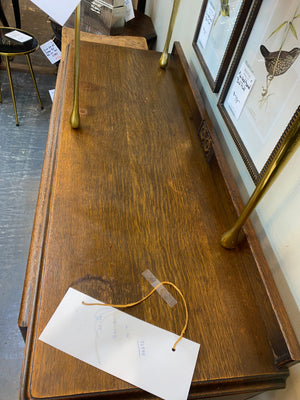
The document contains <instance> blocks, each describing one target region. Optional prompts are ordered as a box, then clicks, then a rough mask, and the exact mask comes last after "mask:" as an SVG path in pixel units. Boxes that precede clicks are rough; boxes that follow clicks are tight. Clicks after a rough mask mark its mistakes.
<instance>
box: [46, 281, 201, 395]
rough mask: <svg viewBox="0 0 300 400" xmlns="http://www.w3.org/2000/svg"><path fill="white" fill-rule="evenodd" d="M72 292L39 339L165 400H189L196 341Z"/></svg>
mask: <svg viewBox="0 0 300 400" xmlns="http://www.w3.org/2000/svg"><path fill="white" fill-rule="evenodd" d="M82 301H85V302H88V303H94V302H98V301H97V300H96V299H94V298H92V297H90V296H87V295H85V294H83V293H81V292H79V291H77V290H75V289H72V288H70V289H69V290H68V291H67V293H66V295H65V296H64V298H63V300H62V301H61V303H60V304H59V306H58V308H57V310H56V311H55V313H54V314H53V316H52V317H51V319H50V321H49V322H48V324H47V326H46V328H45V329H44V331H43V332H42V334H41V336H40V337H39V339H40V340H41V341H43V342H45V343H47V344H49V345H51V346H53V347H55V348H56V349H59V350H61V351H63V352H64V353H67V354H69V355H71V356H73V357H75V358H77V359H79V360H82V361H84V362H86V363H88V364H90V365H92V366H94V367H96V368H98V369H101V370H103V371H105V372H107V373H109V374H111V375H114V376H116V377H117V378H120V379H122V380H124V381H126V382H128V383H130V384H132V385H135V386H137V387H139V388H141V389H143V390H145V391H147V392H149V393H152V394H154V395H155V396H158V397H161V398H162V399H167V400H184V399H187V397H188V393H189V389H190V385H191V382H192V377H193V374H194V369H195V365H196V361H197V357H198V352H199V347H200V345H199V344H198V343H195V342H192V341H191V340H187V339H184V338H183V339H182V340H181V341H180V342H179V343H178V344H177V347H176V351H172V346H173V345H174V342H175V341H176V340H177V339H178V336H177V335H176V334H174V333H171V332H168V331H166V330H164V329H161V328H158V327H156V326H154V325H151V324H149V323H147V322H144V321H142V320H140V319H137V318H134V317H132V316H130V315H128V314H126V313H124V312H122V311H119V310H117V309H115V308H113V307H107V306H105V307H101V306H87V305H84V304H82Z"/></svg>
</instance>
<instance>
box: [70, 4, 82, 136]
mask: <svg viewBox="0 0 300 400" xmlns="http://www.w3.org/2000/svg"><path fill="white" fill-rule="evenodd" d="M79 48H80V2H79V4H78V6H77V8H76V15H75V53H74V98H73V110H72V114H71V118H70V123H71V127H72V128H74V129H77V128H79V125H80V116H79Z"/></svg>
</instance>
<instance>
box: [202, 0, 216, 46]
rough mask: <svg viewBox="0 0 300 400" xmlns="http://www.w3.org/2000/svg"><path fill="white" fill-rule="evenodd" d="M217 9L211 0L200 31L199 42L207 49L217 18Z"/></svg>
mask: <svg viewBox="0 0 300 400" xmlns="http://www.w3.org/2000/svg"><path fill="white" fill-rule="evenodd" d="M215 15H216V12H215V9H214V7H213V6H212V4H211V2H210V1H209V2H208V3H207V6H206V10H205V14H204V17H203V20H202V25H201V29H200V33H199V38H198V43H200V44H201V46H202V47H203V48H204V49H205V47H206V45H207V41H208V37H209V34H210V31H211V28H212V26H213V23H214V19H215Z"/></svg>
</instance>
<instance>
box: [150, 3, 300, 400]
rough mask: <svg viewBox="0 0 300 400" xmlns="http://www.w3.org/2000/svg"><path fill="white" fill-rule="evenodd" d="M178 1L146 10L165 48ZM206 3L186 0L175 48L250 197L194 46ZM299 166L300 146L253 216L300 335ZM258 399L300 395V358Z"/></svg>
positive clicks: (245, 195) (247, 179)
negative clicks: (282, 384) (281, 382)
mask: <svg viewBox="0 0 300 400" xmlns="http://www.w3.org/2000/svg"><path fill="white" fill-rule="evenodd" d="M266 1H269V0H266ZM172 4H173V1H172V0H147V7H146V13H147V14H148V15H150V16H151V18H152V21H153V23H154V26H155V29H156V32H157V34H158V40H157V50H158V51H161V50H162V48H163V45H164V40H165V37H166V33H167V28H168V22H169V18H170V15H171V9H172ZM201 4H202V1H201V0H200V1H199V0H184V1H183V0H182V1H181V4H180V8H179V12H178V17H177V21H176V25H175V28H174V32H173V36H172V42H171V46H170V49H171V48H172V43H173V41H174V40H176V41H180V43H181V45H182V47H183V50H184V53H185V55H186V58H187V60H188V63H189V65H190V67H191V70H192V72H193V74H194V76H195V79H196V80H199V81H200V82H201V86H202V87H203V88H204V92H205V93H206V94H208V98H207V101H208V104H207V105H208V107H209V108H211V110H212V112H213V114H214V115H215V117H216V129H217V131H218V132H219V137H220V141H221V142H222V145H223V149H224V152H225V154H226V157H227V160H228V162H229V165H230V166H231V168H232V172H233V174H234V177H235V180H236V182H237V184H238V186H239V189H240V192H241V194H242V196H243V199H244V201H245V202H246V201H247V200H248V198H249V196H250V194H251V193H252V191H253V189H254V184H253V182H252V179H251V177H250V176H249V173H248V171H247V169H246V168H245V166H244V163H243V161H242V159H241V157H240V155H239V152H238V151H237V149H236V146H235V144H234V142H233V140H232V138H231V135H230V133H229V132H228V130H227V128H226V126H225V123H224V121H223V120H222V118H221V116H220V114H219V112H218V108H217V102H218V94H214V93H212V92H211V90H210V87H209V85H208V83H207V81H206V78H205V75H204V74H203V72H202V70H201V68H200V65H199V62H198V59H197V57H196V55H195V52H194V50H193V48H192V41H193V37H194V33H195V30H196V25H197V21H198V17H199V14H200V9H201ZM298 62H300V61H299V60H298ZM299 171H300V149H298V150H297V151H296V153H295V154H294V156H293V157H292V159H291V160H290V161H289V163H288V164H287V165H286V167H285V169H284V170H283V171H282V172H281V174H280V175H279V177H278V178H277V179H276V181H275V182H274V184H273V185H272V187H271V188H270V189H269V191H268V192H267V193H266V195H265V196H264V198H263V199H262V200H261V202H260V204H259V205H258V207H257V209H256V212H255V213H253V216H252V218H251V219H252V223H253V225H254V228H255V230H256V232H257V235H258V237H259V239H260V242H261V245H262V248H263V251H264V253H265V256H266V258H267V260H268V262H269V265H270V266H271V269H272V272H273V276H274V278H275V281H276V284H277V286H278V289H279V291H280V294H281V297H282V299H283V301H284V303H285V307H286V309H287V312H288V314H289V317H290V319H291V322H292V324H293V326H294V329H295V331H296V334H297V336H298V340H300V315H299V314H300V312H299V310H300V274H299V259H300V216H299V204H300V174H299ZM255 399H257V400H295V399H300V365H299V364H298V365H296V366H294V367H292V368H291V369H290V377H289V378H288V381H287V388H286V389H284V390H278V391H275V392H268V393H265V394H262V395H259V396H256V397H255Z"/></svg>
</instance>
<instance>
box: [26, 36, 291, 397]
mask: <svg viewBox="0 0 300 400" xmlns="http://www.w3.org/2000/svg"><path fill="white" fill-rule="evenodd" d="M81 57H82V58H81V59H82V66H81V72H80V74H81V75H80V114H81V127H80V129H78V130H72V129H71V128H70V124H69V118H70V113H71V109H72V93H73V86H72V85H73V83H72V77H73V67H72V65H73V50H72V48H71V51H70V52H69V53H66V57H65V62H64V68H65V76H66V77H67V83H66V86H65V87H64V90H63V91H62V92H61V94H62V95H63V96H64V101H63V103H62V109H61V114H60V116H61V119H60V118H57V117H56V119H55V121H56V122H57V124H56V126H54V125H55V124H54V125H53V126H52V128H51V130H50V131H49V139H48V143H49V146H50V144H51V143H52V144H54V147H53V148H52V150H51V152H52V157H50V158H49V159H48V163H46V164H45V165H44V176H45V177H47V178H46V181H45V183H44V184H48V185H50V190H49V191H48V199H45V201H46V202H47V204H48V205H47V207H46V209H45V213H44V212H42V213H41V214H40V213H39V212H38V213H37V218H36V221H35V224H39V223H40V222H41V223H43V224H44V226H45V232H44V235H43V237H42V238H41V241H40V242H39V246H40V254H41V257H40V258H39V260H38V264H37V265H36V268H37V279H36V282H37V287H36V290H35V295H34V301H33V304H34V309H33V312H32V314H31V321H30V323H29V326H28V334H27V339H26V345H25V355H24V362H23V370H22V376H21V387H20V397H21V399H27V398H28V399H42V398H50V399H54V398H62V397H64V398H72V396H77V398H80V399H83V398H87V397H89V398H90V397H95V398H100V397H101V398H107V397H110V398H113V399H117V398H122V399H133V398H136V399H145V398H154V397H153V396H151V395H149V394H146V393H145V392H143V391H141V390H140V389H137V388H134V387H133V386H131V385H129V384H128V383H126V382H123V381H121V380H119V379H117V378H115V377H113V376H110V375H108V374H106V373H104V372H102V371H99V370H97V369H95V368H93V367H91V366H89V365H86V364H84V363H82V362H81V361H79V360H76V359H75V358H72V357H70V356H68V355H66V354H64V353H62V352H60V351H58V350H56V349H54V348H52V347H50V346H48V345H46V344H44V343H42V342H40V341H39V340H38V337H39V335H40V333H41V332H42V330H43V329H44V327H45V326H46V324H47V322H48V321H49V319H50V317H51V316H52V314H53V313H54V311H55V309H56V308H57V306H58V304H59V302H60V301H61V299H62V298H63V296H64V295H65V293H66V291H67V289H68V288H69V287H73V288H75V289H78V290H80V291H82V292H84V293H87V294H88V295H90V296H93V297H95V298H98V299H99V300H101V301H103V302H108V303H109V302H114V303H128V302H133V301H136V300H138V299H140V298H141V297H142V296H144V295H145V294H147V293H148V292H149V290H150V285H149V283H148V282H147V281H146V280H145V279H144V278H143V277H142V275H141V274H142V272H143V271H144V270H146V269H150V270H151V271H152V272H153V274H154V275H155V276H156V277H157V278H158V279H159V280H169V281H172V282H173V283H175V284H176V285H177V286H178V287H179V288H180V289H181V290H182V292H183V293H184V295H185V297H186V299H187V303H188V308H189V312H190V321H189V325H188V329H187V331H186V335H185V336H186V337H187V338H189V339H191V340H194V341H196V342H199V343H200V344H201V348H200V353H199V358H198V361H197V364H196V369H195V374H194V378H193V383H192V387H191V392H190V398H191V399H192V398H193V399H201V398H212V397H214V398H215V397H216V396H225V397H223V398H224V399H226V398H228V399H229V398H230V399H233V398H236V399H245V398H248V397H250V396H252V395H253V394H254V393H258V392H261V391H264V390H269V389H278V388H282V387H284V385H285V379H286V377H287V376H288V369H287V368H278V367H277V366H276V365H275V360H274V355H273V352H272V347H271V345H270V342H269V336H268V332H267V329H266V323H267V322H266V321H263V318H262V314H261V312H260V309H259V306H258V304H257V301H256V293H255V292H254V291H253V284H252V283H251V279H250V278H249V274H250V275H251V271H253V274H254V276H255V277H256V276H258V275H257V263H256V260H255V258H254V257H253V254H252V252H251V249H250V247H249V245H248V242H247V241H245V242H244V243H243V245H242V246H241V247H240V248H239V249H237V250H234V251H227V250H225V249H223V248H222V247H221V246H220V244H219V240H220V237H221V234H222V233H223V232H224V231H226V229H227V228H228V226H231V225H232V223H233V222H234V221H235V218H236V211H235V208H234V206H233V204H232V201H231V198H230V196H229V193H228V191H227V188H226V184H225V182H224V179H223V177H222V174H221V173H220V170H219V166H218V164H217V162H216V158H214V159H213V160H212V162H211V163H210V164H208V163H207V162H206V160H205V157H204V155H203V153H202V149H201V145H200V141H199V138H198V136H197V130H198V128H199V122H200V121H201V116H199V113H198V114H197V113H196V110H195V107H194V105H192V102H191V97H190V96H191V95H190V94H189V92H188V89H187V86H188V85H187V86H186V87H182V85H181V82H182V76H181V75H180V74H178V69H180V68H181V67H180V66H179V65H180V61H179V60H178V56H173V57H171V60H170V64H169V67H168V69H167V70H166V71H164V70H161V69H160V68H159V67H158V60H159V57H160V54H159V53H156V52H153V51H144V50H137V49H129V48H121V47H117V46H108V45H100V44H96V43H89V42H86V43H84V45H82V46H81ZM62 70H63V68H62ZM62 70H61V71H62ZM181 74H183V72H181ZM56 96H58V95H56ZM56 99H57V100H58V97H56ZM45 215H46V221H45ZM35 245H37V243H35ZM172 294H173V295H174V297H176V293H173V292H172ZM264 299H267V297H264ZM126 312H128V313H130V314H131V315H134V316H136V317H138V318H141V319H143V320H145V321H148V322H150V323H153V324H155V325H158V326H160V327H162V328H164V329H167V330H170V331H172V332H176V333H180V330H181V328H182V324H183V322H184V310H183V307H182V305H181V303H180V301H179V302H178V305H177V306H176V307H174V308H172V309H171V308H169V307H168V306H167V305H166V303H164V301H163V300H162V299H161V297H160V296H159V295H157V296H152V298H151V300H149V301H148V302H147V303H143V304H141V305H140V306H138V307H136V308H133V309H130V310H128V311H126ZM233 396H236V397H233Z"/></svg>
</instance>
